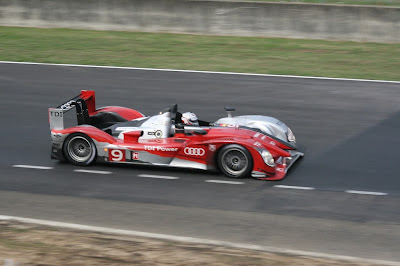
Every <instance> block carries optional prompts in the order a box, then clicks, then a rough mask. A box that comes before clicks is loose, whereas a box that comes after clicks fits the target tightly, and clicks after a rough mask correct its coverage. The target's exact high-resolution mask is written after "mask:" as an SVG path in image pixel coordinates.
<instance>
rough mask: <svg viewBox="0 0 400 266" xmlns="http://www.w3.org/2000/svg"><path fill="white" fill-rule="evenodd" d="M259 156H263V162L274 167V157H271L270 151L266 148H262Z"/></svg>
mask: <svg viewBox="0 0 400 266" xmlns="http://www.w3.org/2000/svg"><path fill="white" fill-rule="evenodd" d="M261 157H262V158H263V160H264V162H265V164H266V165H268V166H271V167H275V161H274V158H273V157H272V155H271V153H270V152H269V151H267V150H263V151H262V152H261Z"/></svg>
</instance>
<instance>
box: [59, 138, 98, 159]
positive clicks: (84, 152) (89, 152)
mask: <svg viewBox="0 0 400 266" xmlns="http://www.w3.org/2000/svg"><path fill="white" fill-rule="evenodd" d="M63 150H64V155H65V157H66V158H67V160H68V162H70V163H72V164H74V165H79V166H85V165H90V164H92V163H93V162H94V161H95V159H96V156H97V151H96V146H95V144H94V142H93V140H92V139H91V138H89V137H88V136H87V135H85V134H82V133H74V134H71V135H69V136H68V137H67V139H66V140H65V142H64V148H63Z"/></svg>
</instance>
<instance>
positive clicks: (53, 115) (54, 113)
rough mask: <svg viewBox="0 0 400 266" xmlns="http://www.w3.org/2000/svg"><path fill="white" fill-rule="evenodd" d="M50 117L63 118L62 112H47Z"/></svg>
mask: <svg viewBox="0 0 400 266" xmlns="http://www.w3.org/2000/svg"><path fill="white" fill-rule="evenodd" d="M49 113H50V116H52V117H63V112H62V111H49Z"/></svg>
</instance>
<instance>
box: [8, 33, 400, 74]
mask: <svg viewBox="0 0 400 266" xmlns="http://www.w3.org/2000/svg"><path fill="white" fill-rule="evenodd" d="M0 60H2V61H29V62H46V63H69V64H93V65H114V66H130V67H149V68H171V69H194V70H210V71H232V72H251V73H268V74H287V75H310V76H325V77H343V78H362V79H385V80H400V73H399V70H400V45H399V44H378V43H358V42H338V41H320V40H295V39H279V38H250V37H216V36H199V35H184V34H154V33H136V32H116V31H86V30H72V29H36V28H18V27H0Z"/></svg>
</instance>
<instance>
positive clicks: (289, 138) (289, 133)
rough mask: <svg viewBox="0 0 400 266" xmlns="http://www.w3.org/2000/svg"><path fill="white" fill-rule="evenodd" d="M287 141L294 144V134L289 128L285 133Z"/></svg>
mask: <svg viewBox="0 0 400 266" xmlns="http://www.w3.org/2000/svg"><path fill="white" fill-rule="evenodd" d="M287 139H288V141H290V142H296V137H295V136H294V134H293V132H292V130H291V129H290V128H288V131H287Z"/></svg>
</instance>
